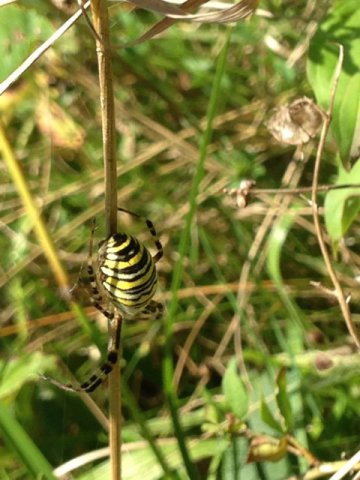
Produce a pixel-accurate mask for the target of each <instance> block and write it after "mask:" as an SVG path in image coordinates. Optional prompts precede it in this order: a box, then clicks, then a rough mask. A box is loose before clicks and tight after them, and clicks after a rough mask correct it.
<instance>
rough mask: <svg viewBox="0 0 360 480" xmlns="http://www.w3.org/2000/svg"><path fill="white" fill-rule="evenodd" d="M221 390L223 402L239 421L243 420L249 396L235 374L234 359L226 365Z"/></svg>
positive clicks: (246, 411)
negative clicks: (223, 397)
mask: <svg viewBox="0 0 360 480" xmlns="http://www.w3.org/2000/svg"><path fill="white" fill-rule="evenodd" d="M222 389H223V392H224V395H225V400H226V402H227V404H228V406H229V408H230V409H231V411H232V412H233V414H234V415H235V416H236V417H237V418H239V419H240V420H243V419H244V417H245V416H246V414H247V413H248V408H249V396H248V393H247V391H246V389H245V387H244V384H243V382H242V380H241V378H240V375H239V374H238V372H237V366H236V360H235V358H232V359H231V360H230V361H229V363H228V366H227V369H226V372H225V375H224V378H223V381H222Z"/></svg>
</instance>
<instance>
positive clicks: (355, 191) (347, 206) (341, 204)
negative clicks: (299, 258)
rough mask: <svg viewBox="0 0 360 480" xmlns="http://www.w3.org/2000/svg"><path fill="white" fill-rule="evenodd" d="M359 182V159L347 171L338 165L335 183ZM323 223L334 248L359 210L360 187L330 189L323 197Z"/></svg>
mask: <svg viewBox="0 0 360 480" xmlns="http://www.w3.org/2000/svg"><path fill="white" fill-rule="evenodd" d="M354 183H360V160H358V161H357V162H356V163H355V165H354V166H353V167H352V169H351V170H350V172H347V171H346V170H345V169H344V167H343V166H342V165H339V175H338V178H337V180H336V185H348V184H354ZM324 208H325V212H324V215H325V225H326V229H327V231H328V233H329V235H330V237H331V240H332V241H333V243H334V246H335V248H336V245H337V243H338V242H339V240H341V238H342V237H343V236H344V235H345V234H346V232H347V231H348V229H349V228H350V226H351V224H352V222H353V221H354V220H355V218H356V217H357V215H358V213H359V211H360V188H359V187H357V188H339V189H336V190H330V192H328V193H327V195H326V197H325V204H324Z"/></svg>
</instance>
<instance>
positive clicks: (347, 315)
mask: <svg viewBox="0 0 360 480" xmlns="http://www.w3.org/2000/svg"><path fill="white" fill-rule="evenodd" d="M343 57H344V52H343V47H342V45H339V60H338V63H337V66H336V70H335V76H334V82H333V86H332V90H331V95H330V104H329V109H328V111H327V115H326V117H325V119H324V123H323V127H322V130H321V135H320V141H319V146H318V149H317V152H316V159H315V166H314V175H313V182H312V191H311V205H312V210H313V218H314V225H315V231H316V236H317V238H318V242H319V245H320V249H321V254H322V256H323V259H324V262H325V265H326V269H327V271H328V273H329V277H330V279H331V281H332V283H333V285H334V289H335V296H336V298H337V301H338V302H339V306H340V309H341V312H342V314H343V317H344V319H345V322H346V325H347V328H348V330H349V332H350V334H351V336H352V338H353V340H354V342H355V344H356V346H357V347H358V348H360V338H359V335H358V333H357V331H356V328H355V325H354V322H353V320H352V318H351V312H350V308H349V304H348V303H347V301H346V295H345V294H344V291H343V289H342V286H341V284H340V282H339V280H338V277H337V275H336V272H335V269H334V267H333V265H332V262H331V258H330V255H329V252H328V249H327V246H326V243H325V239H324V234H323V230H322V227H321V224H320V218H319V212H318V205H317V192H318V184H319V173H320V165H321V157H322V153H323V150H324V145H325V140H326V135H327V132H328V129H329V126H330V122H331V114H332V111H333V108H334V101H335V93H336V88H337V84H338V82H339V77H340V73H341V67H342V62H343Z"/></svg>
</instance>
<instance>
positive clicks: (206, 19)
mask: <svg viewBox="0 0 360 480" xmlns="http://www.w3.org/2000/svg"><path fill="white" fill-rule="evenodd" d="M257 4H258V0H241V1H240V2H239V3H236V4H235V5H233V6H231V7H229V8H227V9H225V10H222V11H220V12H209V13H199V14H195V15H187V16H182V17H174V18H179V19H182V20H191V21H193V22H199V23H231V22H236V21H237V20H241V19H243V18H246V17H248V16H250V15H252V14H253V13H254V11H255V8H256V6H257Z"/></svg>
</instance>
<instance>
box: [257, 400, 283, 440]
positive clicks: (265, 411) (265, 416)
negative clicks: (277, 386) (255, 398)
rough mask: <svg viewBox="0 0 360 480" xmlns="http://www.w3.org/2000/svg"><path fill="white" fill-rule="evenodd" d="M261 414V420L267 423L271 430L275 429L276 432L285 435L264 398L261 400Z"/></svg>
mask: <svg viewBox="0 0 360 480" xmlns="http://www.w3.org/2000/svg"><path fill="white" fill-rule="evenodd" d="M260 412H261V419H262V421H263V422H264V423H266V424H267V425H268V426H269V427H270V428H272V429H274V430H275V431H277V432H279V433H284V429H283V427H282V425H281V423H280V422H279V421H278V420H276V418H275V417H274V415H273V414H272V411H271V410H270V408H269V406H268V404H267V403H266V402H265V400H264V399H263V398H262V399H261V404H260Z"/></svg>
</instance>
